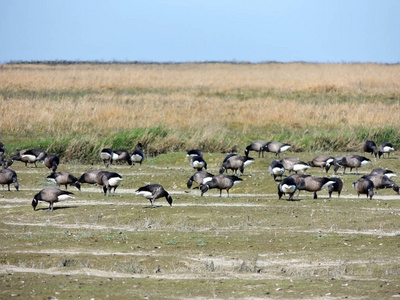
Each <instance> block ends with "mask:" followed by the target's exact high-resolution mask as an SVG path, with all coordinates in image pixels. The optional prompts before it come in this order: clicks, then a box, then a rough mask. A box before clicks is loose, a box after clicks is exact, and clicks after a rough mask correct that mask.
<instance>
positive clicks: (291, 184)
mask: <svg viewBox="0 0 400 300" xmlns="http://www.w3.org/2000/svg"><path fill="white" fill-rule="evenodd" d="M142 147H143V146H142V144H141V143H139V144H138V145H137V148H136V149H135V150H134V151H133V152H132V153H129V152H128V151H126V150H124V149H116V150H113V149H111V148H104V149H102V150H101V152H100V159H101V160H103V163H104V165H105V167H106V168H108V167H109V166H110V164H113V163H118V162H119V163H128V164H129V165H134V164H136V163H138V164H142V162H143V160H144V159H145V155H144V153H143V150H142ZM290 147H291V146H290V145H288V144H284V143H280V142H266V141H263V140H257V141H254V142H252V143H251V144H250V145H249V146H247V147H246V149H245V151H244V154H245V155H244V156H241V155H238V154H236V153H230V154H228V155H226V157H225V158H224V160H223V162H222V164H221V168H220V169H219V174H218V175H213V174H211V173H209V172H207V171H206V170H207V162H206V160H205V159H204V157H203V153H202V151H201V150H199V149H192V150H189V151H188V152H187V155H186V156H187V158H188V160H189V161H190V165H191V166H192V168H193V169H195V170H196V172H195V173H194V174H193V176H191V177H190V178H189V180H188V181H187V187H188V189H191V188H192V186H193V183H194V182H195V183H196V184H197V187H196V188H199V189H200V191H201V196H203V195H204V193H206V192H207V191H208V190H210V189H219V191H220V196H221V195H222V190H226V192H227V196H228V197H229V190H230V189H231V188H232V187H234V186H235V185H237V184H239V183H241V182H242V181H243V179H242V178H240V177H239V176H240V174H243V173H244V169H245V168H246V167H247V166H249V165H251V164H252V163H254V162H255V160H254V158H252V157H250V156H249V154H250V152H251V151H255V152H258V157H259V158H260V157H264V152H271V153H275V158H276V159H277V158H280V153H282V152H285V151H287V150H288V149H289V148H290ZM363 151H364V152H366V153H371V156H372V155H373V156H375V158H376V157H379V158H381V157H382V158H384V155H385V154H387V156H388V157H389V156H390V153H391V152H392V151H394V148H393V145H392V144H391V143H389V142H382V143H381V144H379V147H377V145H376V143H375V142H374V141H366V142H365V143H364V145H363ZM4 153H5V146H4V144H3V143H1V142H0V163H1V165H2V166H3V169H2V170H1V171H0V184H2V185H3V190H4V185H8V191H10V185H11V184H14V186H15V189H16V190H17V191H18V190H19V185H18V179H17V173H16V172H15V171H13V170H11V169H10V168H9V167H10V166H11V165H12V164H13V163H14V161H21V162H23V163H25V166H27V164H28V163H29V164H34V165H35V167H37V164H36V163H37V162H40V161H43V164H44V165H45V166H46V167H47V168H49V170H51V174H50V175H49V176H47V179H48V180H50V181H53V182H54V183H56V184H57V185H58V186H65V190H62V189H60V188H58V187H46V188H44V189H42V190H41V191H40V192H39V193H37V194H36V195H34V197H33V200H32V206H33V209H34V210H36V207H37V205H38V203H39V201H44V202H47V203H49V210H50V211H53V204H54V203H56V202H59V201H63V200H67V199H70V198H74V193H73V192H70V191H67V186H68V185H71V186H74V187H76V188H77V189H78V190H80V189H81V185H82V184H83V183H88V184H93V185H98V186H100V187H101V188H102V191H103V192H104V195H108V196H110V195H111V192H112V193H113V194H115V190H116V189H117V187H118V186H119V185H120V184H121V182H122V181H123V178H122V176H121V175H120V174H118V173H116V172H109V171H101V170H90V171H87V172H85V173H83V174H82V175H81V176H80V177H79V178H77V177H75V176H73V175H72V174H71V173H69V172H66V171H59V172H57V171H56V170H57V168H58V165H59V164H60V157H59V156H58V155H56V154H47V153H46V152H45V151H43V150H41V149H26V150H21V151H19V152H18V153H17V154H15V155H12V156H11V157H10V158H9V159H8V160H7V161H5V159H4V158H3V156H4ZM369 163H371V160H370V159H369V158H367V157H364V156H361V155H357V154H348V155H339V156H336V157H332V156H329V155H319V156H317V157H315V158H314V159H313V160H311V161H309V162H307V163H306V162H303V161H300V160H299V159H297V158H293V157H285V158H283V159H281V160H274V161H272V162H271V163H270V165H269V173H270V175H271V176H273V179H274V181H276V182H278V185H277V187H278V197H279V199H281V198H282V196H284V195H285V196H286V195H287V199H288V200H293V196H294V194H295V192H296V191H298V192H300V191H308V192H312V193H314V199H317V192H318V191H320V190H322V189H325V188H327V189H328V192H329V197H331V195H332V193H333V192H337V193H338V196H340V193H341V191H342V189H343V182H342V180H341V179H340V178H338V177H318V176H311V175H306V174H305V172H306V170H307V169H309V168H310V167H318V168H322V169H323V170H325V172H326V173H328V171H329V169H330V168H331V167H333V170H334V173H335V174H336V173H337V171H338V170H339V168H343V174H345V172H346V168H350V172H351V171H352V170H353V169H356V172H357V174H358V168H360V167H363V166H365V165H367V164H369ZM203 169H204V170H203ZM228 170H231V171H232V172H233V173H234V174H233V175H229V174H227V173H228ZM285 172H288V173H289V174H290V173H291V172H294V174H292V175H289V176H287V177H285V178H283V175H284V173H285ZM299 172H301V173H299ZM239 173H240V174H239ZM393 176H396V174H395V173H394V172H393V171H391V170H388V169H385V168H376V169H373V170H372V172H371V173H370V174H368V175H365V176H362V177H361V178H359V179H358V180H357V181H355V182H354V183H353V184H352V187H353V188H354V189H355V190H356V192H357V193H358V196H360V194H366V195H367V198H369V199H372V197H373V195H374V189H375V190H378V189H382V188H392V189H393V190H394V191H395V192H396V193H397V194H399V187H398V186H397V185H396V184H395V183H394V182H393V181H392V180H391V177H393ZM278 177H279V178H280V179H279V180H278V179H277V178H278ZM135 193H136V195H141V196H143V197H145V198H147V199H149V200H150V202H151V206H152V207H155V200H156V199H159V198H162V197H165V199H166V200H167V202H168V203H169V204H170V205H171V206H172V201H173V199H172V197H171V195H170V194H169V193H168V192H167V191H166V190H165V189H164V187H163V186H162V185H160V184H148V185H146V186H142V187H140V188H139V189H137V190H136V191H135Z"/></svg>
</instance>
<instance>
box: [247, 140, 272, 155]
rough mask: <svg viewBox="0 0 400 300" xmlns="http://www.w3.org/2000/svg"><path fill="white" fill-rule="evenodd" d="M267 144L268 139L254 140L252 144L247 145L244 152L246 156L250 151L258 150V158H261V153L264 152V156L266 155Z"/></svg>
mask: <svg viewBox="0 0 400 300" xmlns="http://www.w3.org/2000/svg"><path fill="white" fill-rule="evenodd" d="M266 144H267V142H266V141H263V140H257V141H254V142H252V143H251V144H250V145H248V146H247V147H246V149H245V150H244V154H245V155H246V156H249V153H250V151H256V152H258V158H260V154H261V153H262V157H264V150H263V147H264V146H265V145H266Z"/></svg>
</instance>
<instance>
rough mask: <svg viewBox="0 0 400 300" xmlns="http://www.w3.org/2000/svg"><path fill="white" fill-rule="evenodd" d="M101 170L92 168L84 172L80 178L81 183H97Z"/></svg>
mask: <svg viewBox="0 0 400 300" xmlns="http://www.w3.org/2000/svg"><path fill="white" fill-rule="evenodd" d="M100 172H101V171H100V170H90V171H87V172H85V173H83V174H82V175H81V176H80V177H79V179H78V182H79V183H89V184H97V175H98V174H99V173H100Z"/></svg>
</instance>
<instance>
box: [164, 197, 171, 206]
mask: <svg viewBox="0 0 400 300" xmlns="http://www.w3.org/2000/svg"><path fill="white" fill-rule="evenodd" d="M165 199H167V202H168V203H169V205H170V206H172V201H173V199H172V197H171V195H170V194H168V195H167V196H165Z"/></svg>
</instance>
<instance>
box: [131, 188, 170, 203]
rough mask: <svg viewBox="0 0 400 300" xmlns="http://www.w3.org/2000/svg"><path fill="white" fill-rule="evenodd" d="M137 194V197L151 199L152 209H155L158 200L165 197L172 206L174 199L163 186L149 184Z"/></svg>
mask: <svg viewBox="0 0 400 300" xmlns="http://www.w3.org/2000/svg"><path fill="white" fill-rule="evenodd" d="M135 193H136V195H140V196H143V197H145V198H147V199H149V200H150V203H151V207H152V208H154V207H155V201H156V199H158V198H162V197H165V199H166V200H167V202H168V203H169V205H170V206H172V201H173V199H172V197H171V195H170V194H169V193H168V192H167V191H166V190H165V189H164V187H163V186H162V185H161V184H148V185H146V186H142V187H140V188H138V189H137V190H136V191H135Z"/></svg>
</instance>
